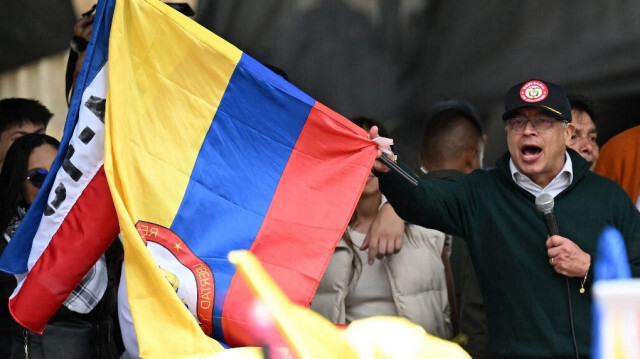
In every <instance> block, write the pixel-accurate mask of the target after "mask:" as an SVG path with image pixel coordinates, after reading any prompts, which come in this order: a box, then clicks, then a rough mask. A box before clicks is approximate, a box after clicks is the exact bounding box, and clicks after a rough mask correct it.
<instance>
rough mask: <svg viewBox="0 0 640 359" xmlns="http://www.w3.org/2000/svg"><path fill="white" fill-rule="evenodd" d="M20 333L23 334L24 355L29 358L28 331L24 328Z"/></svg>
mask: <svg viewBox="0 0 640 359" xmlns="http://www.w3.org/2000/svg"><path fill="white" fill-rule="evenodd" d="M22 334H23V335H24V357H25V358H26V359H29V332H27V330H26V329H24V330H23V331H22Z"/></svg>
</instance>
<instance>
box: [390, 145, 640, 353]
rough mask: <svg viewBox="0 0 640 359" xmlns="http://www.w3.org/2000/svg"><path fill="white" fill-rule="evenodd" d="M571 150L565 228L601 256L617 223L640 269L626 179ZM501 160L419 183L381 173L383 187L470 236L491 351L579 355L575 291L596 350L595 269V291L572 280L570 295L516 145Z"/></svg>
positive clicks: (639, 242) (428, 218) (637, 272)
mask: <svg viewBox="0 0 640 359" xmlns="http://www.w3.org/2000/svg"><path fill="white" fill-rule="evenodd" d="M568 152H569V154H570V156H571V160H572V162H573V182H572V183H571V185H570V186H569V187H568V188H567V189H565V190H564V191H563V192H561V193H560V194H558V195H557V196H556V197H555V208H554V211H555V216H556V220H557V222H558V228H559V231H560V235H561V236H563V237H566V238H568V239H570V240H572V241H573V242H575V243H576V244H577V245H578V246H579V247H580V248H581V249H582V250H583V251H585V252H587V253H589V254H590V255H591V263H592V264H593V263H594V262H595V260H597V258H596V247H597V240H598V236H599V235H600V233H601V232H602V230H603V229H604V228H605V227H606V226H608V225H610V226H614V227H616V228H617V229H618V230H620V232H621V233H622V235H623V237H624V238H625V242H626V245H627V252H628V255H629V262H630V265H631V273H632V275H633V276H634V277H639V276H640V212H638V211H637V210H636V208H635V207H634V205H633V203H632V202H631V200H630V199H629V197H628V196H627V195H626V193H625V192H624V191H623V190H622V189H621V188H620V186H618V185H617V184H615V183H614V182H612V181H610V180H608V179H606V178H604V177H601V176H598V175H596V174H594V173H593V172H591V171H589V163H587V162H586V161H585V160H583V159H582V157H580V155H579V154H577V153H576V152H574V151H572V150H568ZM496 165H497V168H495V169H492V170H490V171H482V170H476V171H474V172H473V173H471V174H468V175H464V176H459V177H456V178H452V179H449V180H420V183H419V185H418V187H413V186H411V185H410V184H409V183H407V182H406V181H405V180H403V179H402V178H401V177H400V176H399V175H397V174H395V173H393V172H392V171H390V172H387V173H384V174H380V175H379V178H380V188H381V190H382V192H383V193H384V195H385V196H386V197H387V200H388V201H389V202H390V203H391V205H392V206H393V208H394V209H395V210H396V212H397V213H398V214H399V215H400V216H401V217H402V218H404V219H405V220H407V221H409V222H412V223H415V224H418V225H420V226H424V227H427V228H434V229H438V230H441V231H443V232H446V233H451V234H454V235H458V236H460V237H462V238H464V239H465V240H466V241H467V244H468V246H469V251H470V253H471V257H472V259H473V262H474V264H475V267H476V271H477V273H478V277H479V279H480V284H481V287H482V293H483V295H484V300H485V310H486V315H487V348H486V351H487V352H486V353H487V357H509V358H517V357H529V358H552V357H565V356H566V357H571V356H573V357H575V354H574V345H573V340H572V335H571V320H570V315H569V310H568V307H569V305H568V295H570V300H571V306H572V309H573V325H574V327H575V332H576V339H577V345H578V350H579V353H580V355H581V356H582V355H584V356H588V355H590V352H591V310H592V309H591V305H592V298H591V291H590V287H591V279H592V278H593V276H592V269H590V273H589V277H588V280H587V284H586V285H585V288H586V289H587V292H586V293H585V294H580V293H579V288H580V282H581V280H582V278H569V279H568V281H569V287H570V288H569V291H568V292H569V293H567V285H566V279H565V277H563V276H562V275H560V274H558V273H556V272H555V271H554V270H553V267H552V266H551V265H550V264H549V258H548V256H547V249H546V246H545V241H546V238H547V228H546V226H545V223H544V220H543V217H542V215H541V214H540V213H539V212H538V210H537V209H536V207H535V198H534V196H533V195H531V194H530V193H529V192H527V191H525V190H524V189H522V188H520V187H519V186H518V185H516V184H515V183H514V181H513V180H512V178H511V173H510V171H509V154H508V153H507V154H505V155H504V156H502V157H501V158H500V159H499V160H498V162H497V163H496ZM402 166H403V167H404V168H405V169H408V167H406V166H404V165H402ZM591 268H593V265H592V266H591Z"/></svg>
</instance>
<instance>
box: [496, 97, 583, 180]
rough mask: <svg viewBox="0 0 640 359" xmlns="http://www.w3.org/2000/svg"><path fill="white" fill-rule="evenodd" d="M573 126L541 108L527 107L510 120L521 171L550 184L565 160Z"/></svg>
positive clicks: (510, 143) (509, 142) (511, 139)
mask: <svg viewBox="0 0 640 359" xmlns="http://www.w3.org/2000/svg"><path fill="white" fill-rule="evenodd" d="M572 130H573V127H571V124H569V125H567V126H565V125H564V123H563V122H562V121H559V120H557V119H555V118H554V117H552V116H551V115H549V113H547V112H546V111H544V110H542V109H540V108H537V107H524V108H522V109H519V110H518V111H516V112H515V113H514V115H513V116H511V118H509V119H507V120H506V127H505V131H506V134H507V145H508V147H509V153H510V154H511V159H512V160H513V163H514V164H515V166H516V168H517V169H518V171H520V172H521V173H523V174H524V175H526V176H527V177H529V178H530V179H531V180H532V181H533V182H535V183H536V184H537V185H539V186H540V187H543V188H544V187H546V186H547V185H548V184H549V182H551V180H552V179H553V178H554V177H555V176H556V175H557V174H558V173H559V172H560V170H561V169H562V166H564V161H565V155H564V153H565V150H566V145H565V143H566V142H567V141H568V139H569V137H570V135H571V131H572Z"/></svg>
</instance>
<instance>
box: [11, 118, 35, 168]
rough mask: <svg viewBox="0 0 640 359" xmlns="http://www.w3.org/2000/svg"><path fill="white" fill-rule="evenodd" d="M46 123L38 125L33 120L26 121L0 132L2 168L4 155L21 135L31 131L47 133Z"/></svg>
mask: <svg viewBox="0 0 640 359" xmlns="http://www.w3.org/2000/svg"><path fill="white" fill-rule="evenodd" d="M45 130H46V129H45V127H44V125H36V124H34V123H33V122H30V121H25V122H23V123H22V125H16V126H12V127H9V128H7V129H6V130H4V132H2V133H1V134H0V168H2V163H3V162H4V156H6V155H7V151H8V150H9V147H11V145H12V144H13V142H15V140H16V139H18V138H19V137H21V136H24V135H26V134H29V133H42V134H44V133H45Z"/></svg>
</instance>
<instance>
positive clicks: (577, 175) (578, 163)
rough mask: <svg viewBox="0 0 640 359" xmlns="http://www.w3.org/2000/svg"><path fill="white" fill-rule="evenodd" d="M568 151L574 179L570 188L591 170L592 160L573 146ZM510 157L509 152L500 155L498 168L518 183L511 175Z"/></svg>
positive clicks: (508, 178)
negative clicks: (587, 159) (583, 155)
mask: <svg viewBox="0 0 640 359" xmlns="http://www.w3.org/2000/svg"><path fill="white" fill-rule="evenodd" d="M567 152H568V153H569V157H571V162H572V164H573V166H572V169H573V181H572V182H571V185H569V188H571V187H573V186H574V184H575V183H578V181H580V179H581V178H582V177H584V175H585V174H586V173H588V172H589V168H590V167H591V162H587V161H586V160H585V159H584V158H582V156H580V154H579V153H578V152H576V151H574V150H572V149H571V148H568V147H567ZM510 158H511V155H510V154H509V152H507V153H505V154H504V155H502V157H500V158H499V159H498V160H497V161H496V167H497V168H498V170H499V171H500V173H501V174H502V175H503V176H505V177H506V178H507V180H508V181H509V182H510V183H513V184H514V185H516V184H515V182H514V181H513V178H512V177H511V170H510V169H509V159H510ZM569 188H567V189H569ZM565 191H566V190H565ZM563 192H564V191H563Z"/></svg>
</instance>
